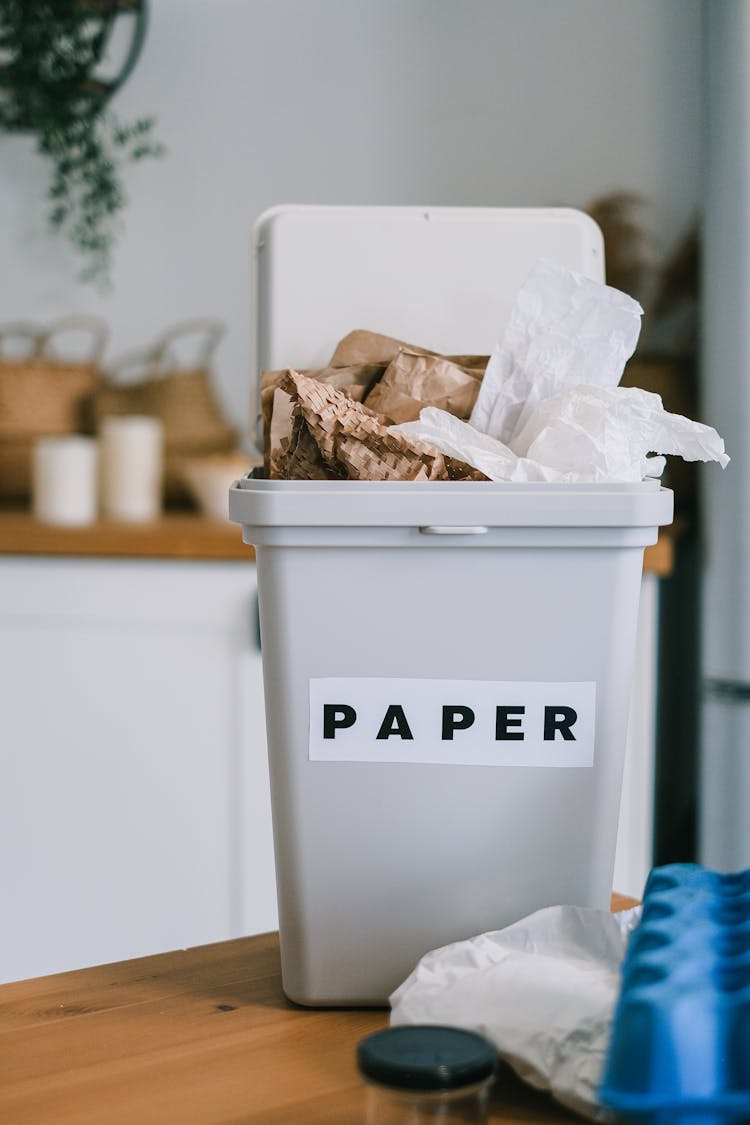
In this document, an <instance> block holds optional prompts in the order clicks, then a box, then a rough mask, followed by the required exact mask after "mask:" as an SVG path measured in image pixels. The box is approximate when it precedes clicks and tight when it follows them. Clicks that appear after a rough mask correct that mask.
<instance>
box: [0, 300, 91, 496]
mask: <svg viewBox="0 0 750 1125" xmlns="http://www.w3.org/2000/svg"><path fill="white" fill-rule="evenodd" d="M69 332H75V333H81V332H83V333H85V334H86V336H87V337H89V338H90V343H89V344H88V347H87V353H86V358H85V359H83V360H77V361H75V362H72V361H68V360H65V359H63V358H62V357H61V356H60V355H59V353H58V352H57V351H56V350H55V340H56V338H57V337H59V336H61V335H62V334H63V333H69ZM107 335H108V331H107V326H106V324H105V323H104V322H103V321H102V320H100V319H99V318H98V317H83V316H71V317H66V318H64V319H63V320H58V321H56V322H55V323H54V324H51V325H49V326H47V327H42V326H41V325H37V324H31V323H19V324H7V325H0V500H3V501H7V500H15V501H17V500H27V499H28V497H29V495H30V492H31V455H32V449H33V446H34V442H35V441H36V440H37V438H40V437H46V436H49V435H58V434H70V433H86V432H89V431H90V429H91V417H90V413H89V409H88V407H89V403H90V400H91V395H92V393H93V392H94V390H95V389H96V387H97V386H98V385H99V383H100V382H101V377H102V376H101V366H100V361H101V356H102V353H103V351H104V346H105V344H106V341H107ZM13 340H15V341H17V342H18V341H20V342H21V344H22V348H23V355H22V356H21V357H20V358H11V357H10V356H8V355H6V354H5V353H6V348H7V347H8V345H9V344H10V342H11V341H13Z"/></svg>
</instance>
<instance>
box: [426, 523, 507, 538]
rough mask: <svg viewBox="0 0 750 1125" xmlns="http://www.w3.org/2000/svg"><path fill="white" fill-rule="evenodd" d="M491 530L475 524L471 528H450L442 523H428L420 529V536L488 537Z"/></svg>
mask: <svg viewBox="0 0 750 1125" xmlns="http://www.w3.org/2000/svg"><path fill="white" fill-rule="evenodd" d="M489 530H490V529H489V528H488V527H484V526H483V525H481V524H473V525H471V526H469V527H448V526H447V525H445V524H441V523H428V524H427V525H426V526H425V527H420V529H419V534H420V535H486V534H487V532H488V531H489Z"/></svg>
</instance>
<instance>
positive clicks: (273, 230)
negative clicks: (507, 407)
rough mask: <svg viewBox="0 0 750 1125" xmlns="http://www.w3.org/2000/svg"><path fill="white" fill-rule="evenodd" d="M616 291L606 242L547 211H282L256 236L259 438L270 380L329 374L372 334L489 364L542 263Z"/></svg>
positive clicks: (561, 212)
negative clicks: (608, 279)
mask: <svg viewBox="0 0 750 1125" xmlns="http://www.w3.org/2000/svg"><path fill="white" fill-rule="evenodd" d="M542 257H544V258H549V259H551V260H552V261H555V262H558V263H559V264H560V265H562V266H566V267H567V268H568V269H572V270H576V271H577V272H578V273H582V274H584V275H585V276H587V277H590V278H591V279H592V280H594V281H600V282H601V281H604V246H603V240H602V235H601V231H600V230H599V227H598V226H597V225H596V223H595V222H594V221H593V220H592V219H591V218H590V217H589V216H588V215H586V214H585V213H584V212H582V211H577V210H574V209H572V208H557V207H556V208H542V207H361V206H347V207H335V206H301V205H289V206H280V207H274V208H272V209H271V210H269V211H266V212H265V213H264V214H263V215H261V216H260V218H259V219H258V221H257V222H256V224H255V227H254V229H253V329H254V331H253V341H254V350H253V356H252V361H251V363H252V370H251V377H252V380H253V382H252V386H253V387H254V389H255V403H254V422H255V424H256V431H255V433H254V434H253V437H254V438H255V440H256V442H257V444H258V445H259V447H260V437H261V434H260V429H259V427H258V425H257V419H258V418H259V416H260V394H259V385H260V375H261V372H263V371H265V370H276V369H278V368H285V367H296V368H315V367H323V366H325V365H326V363H327V362H328V360H329V359H330V357H331V355H332V354H333V351H334V349H335V347H336V344H337V343H338V341H339V340H340V339H342V338H343V337H344V336H346V335H347V334H348V333H349V332H352V331H353V330H354V329H358V328H365V329H368V330H369V331H371V332H379V333H382V334H383V335H386V336H394V337H396V338H397V339H400V340H404V341H405V342H406V343H409V344H414V345H417V346H419V347H423V348H429V349H430V350H432V351H436V352H439V353H442V354H445V355H469V354H471V355H489V354H490V352H491V351H492V349H493V347H494V346H495V344H496V343H497V341H498V340H499V339H500V338H501V337H502V335H503V332H504V331H505V325H506V322H507V319H508V317H509V315H510V311H511V308H512V306H513V302H514V301H515V298H516V296H517V294H518V290H519V289H520V288H521V285H522V284H523V282H524V281H525V279H526V277H527V275H528V273H529V272H530V270H531V268H532V266H533V265H534V263H535V262H536V261H537V260H538V259H539V258H542Z"/></svg>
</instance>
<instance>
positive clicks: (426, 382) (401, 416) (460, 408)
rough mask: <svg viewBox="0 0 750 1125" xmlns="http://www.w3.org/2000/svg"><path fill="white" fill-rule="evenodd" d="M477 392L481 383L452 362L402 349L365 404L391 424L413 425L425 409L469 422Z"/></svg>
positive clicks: (440, 357)
mask: <svg viewBox="0 0 750 1125" xmlns="http://www.w3.org/2000/svg"><path fill="white" fill-rule="evenodd" d="M478 393H479V381H478V380H477V379H476V378H475V377H474V376H473V375H469V374H468V373H467V372H466V370H465V369H463V368H461V367H459V366H458V365H457V364H455V363H453V362H452V361H451V360H449V359H444V358H443V357H442V356H430V355H425V354H424V353H420V352H415V351H408V350H407V349H406V348H402V350H401V351H400V352H399V353H398V354H397V355H396V356H395V358H394V359H393V360H391V362H390V364H389V365H388V368H387V369H386V372H385V374H384V375H383V377H382V379H381V380H380V381H379V382H378V383H376V384H375V386H374V387H373V389H372V390H371V391H370V393H369V394H368V395H367V397H366V398H365V400H364V401H365V405H366V406H367V407H368V408H369V409H370V410H373V411H375V412H376V413H377V414H383V415H385V416H386V417H387V418H389V419H390V420H391V421H392V422H412V421H414V420H415V419H416V418H418V417H419V412H420V410H422V408H423V407H425V406H436V407H439V408H440V409H441V410H447V411H448V412H449V413H450V414H455V415H456V416H457V417H458V418H462V419H466V418H468V417H469V415H470V414H471V409H472V407H473V405H474V403H475V401H476V397H477V394H478Z"/></svg>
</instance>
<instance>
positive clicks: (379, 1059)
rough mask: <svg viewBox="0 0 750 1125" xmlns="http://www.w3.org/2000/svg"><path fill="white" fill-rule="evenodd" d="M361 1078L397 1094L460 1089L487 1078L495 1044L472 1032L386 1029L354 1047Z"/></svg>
mask: <svg viewBox="0 0 750 1125" xmlns="http://www.w3.org/2000/svg"><path fill="white" fill-rule="evenodd" d="M357 1063H358V1065H359V1069H360V1072H361V1073H362V1074H363V1075H364V1077H365V1078H368V1079H370V1081H372V1082H377V1083H379V1084H380V1085H381V1086H391V1087H395V1088H397V1089H400V1090H458V1089H460V1088H461V1087H462V1086H472V1085H474V1084H475V1083H477V1082H483V1081H484V1080H485V1079H487V1078H489V1077H490V1076H491V1075H492V1073H493V1072H494V1070H495V1066H496V1065H497V1051H496V1050H495V1048H494V1047H493V1045H492V1044H491V1043H490V1042H488V1041H487V1040H486V1039H484V1038H483V1037H482V1036H481V1035H477V1033H476V1032H474V1031H464V1030H463V1029H462V1028H458V1027H440V1026H437V1025H419V1024H415V1025H404V1026H402V1027H389V1028H386V1029H385V1030H384V1031H376V1032H375V1034H374V1035H369V1036H368V1037H367V1038H366V1039H363V1040H362V1042H361V1043H360V1044H359V1045H358V1047H357Z"/></svg>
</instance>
